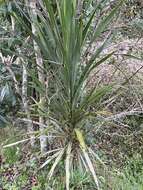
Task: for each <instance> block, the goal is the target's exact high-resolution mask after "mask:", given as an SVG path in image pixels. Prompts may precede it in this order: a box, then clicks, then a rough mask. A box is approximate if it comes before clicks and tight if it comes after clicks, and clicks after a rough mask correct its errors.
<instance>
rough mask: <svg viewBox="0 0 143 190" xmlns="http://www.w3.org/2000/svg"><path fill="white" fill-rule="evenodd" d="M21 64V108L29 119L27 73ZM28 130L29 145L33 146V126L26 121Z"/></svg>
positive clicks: (24, 66)
mask: <svg viewBox="0 0 143 190" xmlns="http://www.w3.org/2000/svg"><path fill="white" fill-rule="evenodd" d="M22 66H23V76H22V101H23V108H24V111H25V113H26V115H27V119H28V120H29V121H31V117H30V112H29V105H28V99H27V96H28V94H27V87H28V75H27V69H26V65H25V63H23V64H22ZM27 127H28V132H29V134H30V142H31V146H32V147H34V146H35V136H34V127H33V123H32V121H31V122H28V124H27Z"/></svg>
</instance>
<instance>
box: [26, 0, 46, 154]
mask: <svg viewBox="0 0 143 190" xmlns="http://www.w3.org/2000/svg"><path fill="white" fill-rule="evenodd" d="M29 5H30V9H31V18H32V21H33V22H32V25H31V26H32V33H33V34H34V35H36V33H37V31H36V26H35V21H36V20H37V13H36V10H37V8H36V0H30V2H29ZM33 45H34V51H35V57H36V64H37V70H38V78H39V81H40V82H41V84H42V85H44V84H45V76H44V72H43V70H44V65H43V59H42V55H41V51H40V49H39V47H38V45H37V43H36V42H35V41H33ZM44 99H45V97H44V96H43V95H41V94H40V100H39V101H40V105H43V102H44ZM39 123H41V124H44V123H45V120H44V117H42V116H39ZM39 127H40V132H41V136H40V146H41V153H44V152H46V151H47V137H46V135H45V128H44V127H43V125H40V126H39Z"/></svg>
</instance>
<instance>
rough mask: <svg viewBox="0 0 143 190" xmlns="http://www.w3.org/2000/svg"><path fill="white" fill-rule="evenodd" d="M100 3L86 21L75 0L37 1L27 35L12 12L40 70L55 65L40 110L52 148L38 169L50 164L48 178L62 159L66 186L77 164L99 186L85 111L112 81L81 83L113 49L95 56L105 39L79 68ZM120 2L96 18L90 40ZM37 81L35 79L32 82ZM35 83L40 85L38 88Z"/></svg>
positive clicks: (104, 92)
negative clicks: (34, 48) (35, 49)
mask: <svg viewBox="0 0 143 190" xmlns="http://www.w3.org/2000/svg"><path fill="white" fill-rule="evenodd" d="M103 2H105V1H104V0H102V2H99V3H98V4H97V5H96V7H95V9H94V11H93V12H92V13H91V16H90V17H89V19H88V21H86V22H85V20H84V19H83V18H82V15H79V14H78V12H79V10H77V9H78V5H79V3H78V2H77V1H76V0H70V1H69V0H60V1H58V0H57V1H55V6H53V5H52V0H42V1H39V4H40V6H41V7H42V12H40V11H38V12H37V15H38V19H36V18H35V26H36V30H37V34H36V35H33V34H32V32H31V30H30V29H29V27H28V26H27V25H26V23H25V22H23V20H22V19H21V18H20V17H19V16H18V15H17V14H15V13H14V14H13V16H15V17H16V18H17V20H18V21H19V22H20V23H21V24H22V25H23V26H24V27H25V28H26V29H27V31H28V32H29V34H30V35H31V36H32V37H33V39H34V40H35V41H36V43H37V44H38V46H39V47H40V50H41V52H42V54H43V57H44V63H45V68H44V69H45V71H46V72H48V73H49V71H48V69H49V64H51V65H55V67H53V71H52V75H53V77H52V78H53V83H54V84H52V85H53V87H54V89H55V93H54V94H53V95H52V96H51V97H50V98H49V97H47V99H48V100H49V99H50V101H49V102H50V103H49V105H48V106H49V107H48V114H47V112H44V111H43V112H42V114H43V115H44V116H45V117H47V118H48V120H49V126H50V131H49V135H47V136H49V137H50V140H51V138H52V142H53V144H54V145H53V147H54V148H53V149H52V150H50V151H49V152H47V161H46V162H45V163H44V164H43V165H42V166H41V168H43V167H45V166H46V165H48V164H50V166H51V169H50V171H49V174H48V178H49V180H50V179H51V177H52V176H53V175H54V171H55V169H56V168H57V166H58V165H59V164H60V163H61V161H63V162H64V163H65V173H66V182H65V183H66V189H67V190H69V189H70V176H71V175H72V172H73V171H74V170H76V169H77V168H78V169H80V170H81V171H84V170H85V171H89V172H90V173H91V175H92V176H93V179H94V181H95V184H96V187H95V188H97V189H100V185H99V182H98V179H97V175H96V170H95V166H94V164H93V160H94V159H95V157H96V154H95V153H94V151H93V150H92V148H91V147H90V145H88V144H87V143H86V142H87V141H86V124H87V121H88V120H89V118H91V114H92V117H93V113H91V112H90V110H91V109H90V108H91V106H92V104H93V103H94V105H98V104H99V102H100V101H101V100H102V98H103V97H104V96H105V95H106V94H107V93H110V92H111V91H112V86H107V85H106V86H102V87H96V88H93V89H91V90H90V91H89V90H88V91H87V90H86V88H87V79H88V78H89V75H90V74H91V72H92V71H93V70H94V69H95V68H96V67H97V66H99V65H100V64H102V63H104V62H105V61H106V60H107V59H109V58H110V57H111V56H112V55H113V53H114V52H111V53H109V54H107V55H105V56H104V57H102V58H101V56H100V54H101V52H102V51H103V49H104V47H105V46H106V44H107V43H108V41H109V38H107V40H105V41H104V42H103V44H102V45H101V46H100V47H99V48H98V49H97V50H96V52H95V53H94V54H93V55H92V56H91V57H90V58H89V60H88V61H87V63H86V65H85V66H84V67H83V63H82V62H81V60H82V59H81V57H82V53H83V47H85V44H86V41H87V37H88V36H89V35H88V34H89V32H90V28H91V24H92V21H93V19H94V16H95V14H96V11H97V10H98V8H99V6H100V5H101V3H103ZM122 2H123V1H121V2H119V3H118V4H117V5H116V6H115V7H114V9H113V10H111V12H110V13H109V14H108V15H106V16H104V17H103V18H101V21H99V23H98V24H97V26H96V28H95V29H94V32H93V34H92V37H91V42H92V41H93V42H95V41H96V40H97V39H98V38H99V37H100V36H101V35H102V33H103V32H104V31H105V29H107V26H108V25H109V24H111V22H112V21H113V18H114V16H115V14H116V13H117V11H118V10H119V8H120V6H121V4H122ZM25 16H26V15H25ZM27 19H29V18H27ZM32 22H34V19H32ZM90 36H91V32H90ZM46 64H47V65H48V66H46ZM55 68H56V69H55ZM35 76H36V75H35ZM38 84H39V82H37V83H36V85H38ZM40 85H42V84H40ZM40 85H39V88H41V87H40ZM37 88H38V87H37ZM44 93H45V92H44ZM45 107H46V105H45ZM94 115H95V116H96V114H94ZM88 130H89V129H88ZM47 138H48V137H47ZM51 153H52V154H51ZM51 163H52V165H51Z"/></svg>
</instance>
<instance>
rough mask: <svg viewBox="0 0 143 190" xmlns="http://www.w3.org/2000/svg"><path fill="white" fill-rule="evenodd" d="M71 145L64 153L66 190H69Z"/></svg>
mask: <svg viewBox="0 0 143 190" xmlns="http://www.w3.org/2000/svg"><path fill="white" fill-rule="evenodd" d="M71 151H72V144H71V143H69V145H68V147H67V152H66V160H65V170H66V189H67V190H70V159H71Z"/></svg>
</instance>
